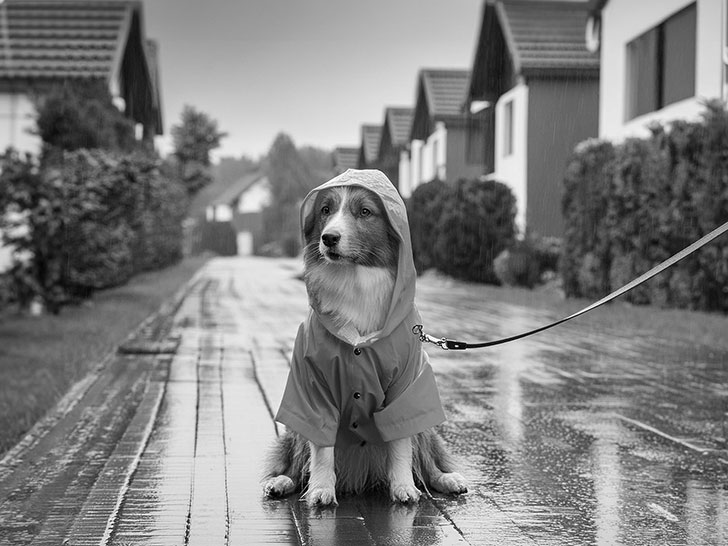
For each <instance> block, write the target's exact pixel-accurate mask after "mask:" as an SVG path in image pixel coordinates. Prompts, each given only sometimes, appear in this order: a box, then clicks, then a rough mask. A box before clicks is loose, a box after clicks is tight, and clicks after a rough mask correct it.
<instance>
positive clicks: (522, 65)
mask: <svg viewBox="0 0 728 546" xmlns="http://www.w3.org/2000/svg"><path fill="white" fill-rule="evenodd" d="M496 7H497V9H498V15H499V18H500V20H501V24H502V25H503V27H504V28H505V30H506V32H505V36H506V40H507V42H508V44H509V47H510V50H511V53H512V55H513V57H514V65H515V68H516V71H517V72H520V73H523V72H527V71H529V70H544V69H546V70H548V69H577V70H584V69H586V70H590V69H591V70H597V69H599V56H598V55H595V54H594V53H591V52H590V51H588V50H587V49H586V42H585V39H584V24H585V23H586V18H587V15H588V10H587V7H586V6H585V5H581V4H578V3H574V2H543V1H541V2H533V1H525V0H524V1H509V2H503V1H499V2H497V3H496Z"/></svg>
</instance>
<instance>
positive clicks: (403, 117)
mask: <svg viewBox="0 0 728 546" xmlns="http://www.w3.org/2000/svg"><path fill="white" fill-rule="evenodd" d="M413 114H414V109H413V108H405V107H391V106H390V107H388V108H385V109H384V122H383V123H382V138H381V139H380V140H379V151H378V152H377V161H378V163H379V168H380V169H381V170H382V172H384V174H386V175H387V177H388V178H389V179H390V180H391V181H392V184H394V185H395V187H397V188H399V160H400V156H401V154H402V153H403V152H404V153H406V148H407V143H408V142H409V133H410V128H411V127H412V116H413Z"/></svg>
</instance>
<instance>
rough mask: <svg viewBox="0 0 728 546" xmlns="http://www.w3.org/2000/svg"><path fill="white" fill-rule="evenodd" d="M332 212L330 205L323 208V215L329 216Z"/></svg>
mask: <svg viewBox="0 0 728 546" xmlns="http://www.w3.org/2000/svg"><path fill="white" fill-rule="evenodd" d="M330 212H331V209H330V208H329V207H328V205H324V206H323V207H321V214H329V213H330Z"/></svg>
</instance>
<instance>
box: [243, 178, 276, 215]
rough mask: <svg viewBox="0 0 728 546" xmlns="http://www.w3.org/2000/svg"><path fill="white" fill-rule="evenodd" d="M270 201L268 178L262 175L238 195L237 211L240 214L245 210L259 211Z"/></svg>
mask: <svg viewBox="0 0 728 546" xmlns="http://www.w3.org/2000/svg"><path fill="white" fill-rule="evenodd" d="M270 202H271V194H270V186H269V185H268V178H266V177H263V178H261V179H260V180H258V181H257V182H256V183H255V184H254V185H253V186H252V187H250V188H248V190H247V191H246V192H245V193H243V195H241V196H240V199H239V200H238V212H239V213H241V214H243V213H246V212H260V211H262V210H263V209H264V208H265V207H267V206H268V205H270Z"/></svg>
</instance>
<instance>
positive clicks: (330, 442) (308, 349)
mask: <svg viewBox="0 0 728 546" xmlns="http://www.w3.org/2000/svg"><path fill="white" fill-rule="evenodd" d="M335 186H362V187H365V188H368V189H370V190H373V191H374V192H376V193H377V194H378V195H379V197H380V198H381V200H382V202H383V204H384V209H385V212H386V214H387V217H388V218H389V221H390V222H391V224H392V226H393V227H394V230H395V231H396V233H397V235H398V236H399V239H400V245H399V258H398V266H397V275H396V280H395V283H394V292H393V296H392V301H391V304H390V307H389V311H388V314H387V318H386V321H385V323H384V326H383V328H382V329H381V330H379V331H376V332H373V333H371V334H369V335H367V336H364V337H361V336H359V334H358V332H356V331H354V330H353V329H351V330H346V329H345V328H338V327H337V326H336V325H335V324H334V322H333V319H332V317H331V316H330V315H327V314H325V313H320V312H319V311H318V309H316V302H315V299H314V298H313V297H312V294H309V305H310V310H309V315H308V317H307V319H306V320H305V321H304V322H303V323H302V324H301V326H300V327H299V329H298V334H297V336H296V341H295V344H294V348H293V356H292V359H291V369H290V372H289V375H288V382H287V384H286V389H285V392H284V394H283V399H282V401H281V405H280V408H279V410H278V413H277V415H276V421H278V422H280V423H283V424H284V425H286V426H287V427H288V428H290V429H291V430H293V431H295V432H297V433H299V434H301V435H302V436H303V437H305V438H306V439H308V440H309V441H311V442H313V443H314V444H316V445H318V446H321V447H326V446H334V445H335V446H337V447H349V446H353V445H365V444H366V443H367V442H372V443H382V442H388V441H392V440H398V439H401V438H407V437H409V436H413V435H415V434H417V433H419V432H422V431H424V430H426V429H429V428H431V427H433V426H436V425H439V424H440V423H442V422H443V421H444V420H445V413H444V411H443V409H442V404H441V402H440V396H439V394H438V390H437V384H436V383H435V376H434V374H433V372H432V368H431V366H430V362H429V359H428V357H427V354H426V353H425V351H424V349H423V348H422V342H421V341H420V339H419V337H418V336H416V335H413V334H412V327H413V326H414V325H415V324H419V323H421V320H420V316H419V313H418V311H417V308H416V307H415V303H414V296H415V280H416V272H415V267H414V262H413V259H412V243H411V241H410V233H409V225H408V223H407V212H406V209H405V205H404V203H403V201H402V199H401V198H400V196H399V193H398V192H397V190H396V189H395V187H394V185H393V184H392V183H391V182H390V181H389V179H388V178H387V177H386V176H385V175H384V174H383V173H382V172H380V171H377V170H354V169H349V170H347V171H346V172H344V173H343V174H341V175H339V176H337V177H335V178H333V179H332V180H330V181H328V182H326V183H325V184H323V185H321V186H319V187H317V188H315V189H314V190H312V191H311V192H310V193H309V194H308V196H307V197H306V198H305V199H304V201H303V203H302V205H301V218H300V221H301V230H302V232H303V226H304V224H305V221H306V218H307V217H308V216H309V215H310V214H312V213H313V206H314V203H315V201H316V194H317V193H318V192H319V191H321V190H323V189H325V188H330V187H335ZM362 297H363V298H364V297H366V294H362Z"/></svg>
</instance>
